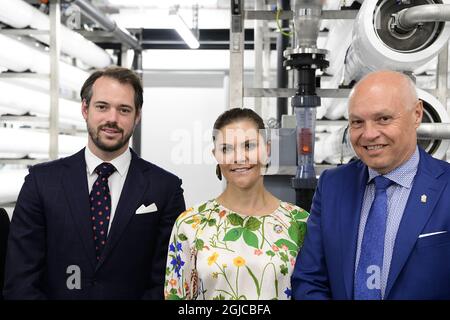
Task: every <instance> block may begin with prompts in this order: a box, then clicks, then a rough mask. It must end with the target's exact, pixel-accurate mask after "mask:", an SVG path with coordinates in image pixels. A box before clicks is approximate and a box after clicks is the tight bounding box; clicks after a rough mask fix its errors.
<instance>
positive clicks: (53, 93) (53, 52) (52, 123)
mask: <svg viewBox="0 0 450 320" xmlns="http://www.w3.org/2000/svg"><path fill="white" fill-rule="evenodd" d="M60 2H61V0H52V1H50V115H49V135H50V141H49V159H50V160H55V159H58V151H59V142H58V137H59V56H60V53H61V51H60V49H61V36H60V35H61V27H60V21H61V8H60Z"/></svg>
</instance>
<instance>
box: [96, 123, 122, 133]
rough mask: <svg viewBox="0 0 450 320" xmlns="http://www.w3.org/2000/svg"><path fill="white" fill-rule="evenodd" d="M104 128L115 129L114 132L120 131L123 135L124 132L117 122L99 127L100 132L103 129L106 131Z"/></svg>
mask: <svg viewBox="0 0 450 320" xmlns="http://www.w3.org/2000/svg"><path fill="white" fill-rule="evenodd" d="M104 128H109V129H114V130H117V131H119V132H121V133H122V132H123V129H122V128H120V127H119V126H118V125H117V123H116V122H107V123H106V124H104V125H101V126H99V127H98V130H99V131H100V130H102V129H104Z"/></svg>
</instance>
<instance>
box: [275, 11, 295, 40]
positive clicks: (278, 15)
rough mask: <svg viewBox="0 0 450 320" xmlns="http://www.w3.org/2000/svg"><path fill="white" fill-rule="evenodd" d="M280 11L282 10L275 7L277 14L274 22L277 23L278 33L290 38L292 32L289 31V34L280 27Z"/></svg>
mask: <svg viewBox="0 0 450 320" xmlns="http://www.w3.org/2000/svg"><path fill="white" fill-rule="evenodd" d="M281 11H282V10H281V9H279V8H278V7H277V13H276V15H275V21H276V22H277V27H278V30H279V31H280V33H281V34H282V35H283V36H286V37H290V36H292V31H290V32H286V31H283V28H282V27H281V25H280V13H281Z"/></svg>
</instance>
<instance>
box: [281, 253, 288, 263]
mask: <svg viewBox="0 0 450 320" xmlns="http://www.w3.org/2000/svg"><path fill="white" fill-rule="evenodd" d="M280 258H281V261H283V262H289V257H288V255H287V254H286V253H284V252H280Z"/></svg>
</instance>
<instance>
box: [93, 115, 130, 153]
mask: <svg viewBox="0 0 450 320" xmlns="http://www.w3.org/2000/svg"><path fill="white" fill-rule="evenodd" d="M86 125H87V130H88V133H89V136H90V137H91V139H92V142H94V144H95V146H96V147H97V148H99V149H100V150H102V151H105V152H114V151H117V150H119V149H121V148H122V147H123V146H124V145H126V144H128V141H130V138H131V136H132V135H133V130H132V131H130V132H129V133H128V134H126V135H124V131H123V129H122V128H119V126H118V125H117V123H115V122H108V123H106V124H104V125H102V126H99V127H97V129H95V128H93V127H90V126H89V124H86ZM103 128H111V129H115V130H117V131H119V133H121V134H122V138H121V139H120V140H119V141H117V143H115V144H113V145H110V144H106V143H104V142H103V141H102V140H101V138H100V131H101V130H102V129H103Z"/></svg>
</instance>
